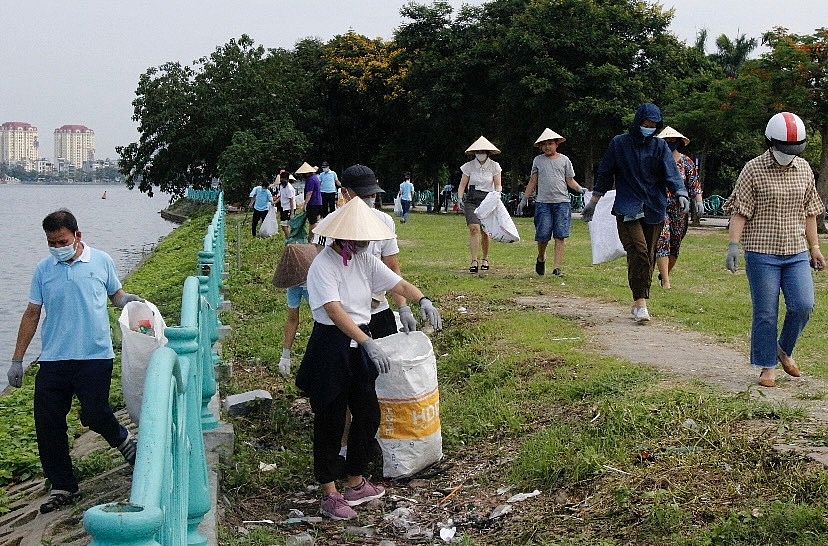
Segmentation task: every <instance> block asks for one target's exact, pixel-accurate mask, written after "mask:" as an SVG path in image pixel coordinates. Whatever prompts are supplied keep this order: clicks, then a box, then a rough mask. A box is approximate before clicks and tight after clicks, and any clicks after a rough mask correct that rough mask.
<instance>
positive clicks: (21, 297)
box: [0, 184, 176, 391]
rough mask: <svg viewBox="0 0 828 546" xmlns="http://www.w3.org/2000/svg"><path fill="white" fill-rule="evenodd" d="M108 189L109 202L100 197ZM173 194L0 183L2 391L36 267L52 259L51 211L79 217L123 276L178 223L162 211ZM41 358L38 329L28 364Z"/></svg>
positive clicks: (87, 237)
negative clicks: (45, 224)
mask: <svg viewBox="0 0 828 546" xmlns="http://www.w3.org/2000/svg"><path fill="white" fill-rule="evenodd" d="M104 190H106V199H101V196H102V195H103V192H104ZM168 203H169V195H166V194H155V195H154V196H153V197H152V198H150V197H147V195H146V194H144V193H140V192H139V191H137V190H132V191H130V190H128V189H126V187H123V186H37V185H31V184H17V185H11V184H0V219H2V225H3V226H4V227H3V236H4V243H5V255H6V259H5V260H3V264H2V266H0V391H2V390H3V389H4V388H5V386H6V385H7V380H6V371H7V370H8V367H9V365H10V364H11V357H12V353H13V352H14V344H15V342H16V340H17V327H18V326H19V325H20V317H21V315H22V314H23V310H24V309H25V308H26V304H27V302H28V297H29V283H30V281H31V278H32V273H33V271H34V267H35V265H37V262H38V261H40V260H41V259H42V258H44V257H45V256H47V255H48V253H49V251H48V249H47V246H46V236H45V234H44V233H43V229H42V228H41V226H40V223H41V222H42V221H43V217H44V216H46V215H47V214H49V213H50V212H52V211H54V210H56V209H58V208H61V207H66V208H68V209H69V210H71V211H72V213H73V214H74V215H75V217H76V218H77V219H78V227H79V229H80V231H81V234H82V239H83V241H84V242H86V243H87V244H89V245H90V246H92V247H94V248H98V249H100V250H103V251H105V252H107V253H108V254H109V255H110V256H112V259H113V260H115V268H116V269H117V271H118V276H119V277H120V278H121V279H122V280H123V278H124V277H125V276H126V275H127V274H128V273H129V272H130V271H131V270H132V269H134V268H135V266H136V265H137V264H138V263H139V262H140V261H141V259H142V258H143V257H144V256H146V255H147V254H148V253H150V252H151V251H152V249H153V248H154V247H155V245H156V244H157V243H158V241H159V240H161V239H162V238H164V237H165V236H166V235H168V234H169V233H170V232H171V231H172V230H173V229H175V227H176V224H174V223H172V222H168V221H166V220H164V219H163V218H161V216H160V214H159V211H160V210H161V209H163V208H164V207H166V206H167V204H168ZM38 354H40V329H38V332H37V334H35V337H34V339H33V340H32V343H31V345H29V350H28V351H27V352H26V358H25V359H24V361H25V362H26V363H28V362H31V361H32V360H34V359H35V358H36V357H37V355H38Z"/></svg>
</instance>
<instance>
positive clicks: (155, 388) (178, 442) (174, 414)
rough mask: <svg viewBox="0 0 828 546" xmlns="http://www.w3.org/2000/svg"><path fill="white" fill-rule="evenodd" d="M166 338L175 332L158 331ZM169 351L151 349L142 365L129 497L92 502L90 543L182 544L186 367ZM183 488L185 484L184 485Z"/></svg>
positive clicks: (87, 515) (126, 545) (109, 545)
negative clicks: (144, 373)
mask: <svg viewBox="0 0 828 546" xmlns="http://www.w3.org/2000/svg"><path fill="white" fill-rule="evenodd" d="M164 333H165V335H167V337H168V338H170V336H171V335H172V336H173V337H175V334H174V333H173V332H172V329H171V328H167V329H166V330H165V331H164ZM182 365H184V367H185V368H186V362H182V361H181V360H180V359H179V358H178V355H177V354H176V352H175V351H173V350H172V349H171V348H169V347H161V348H159V349H156V350H155V351H153V354H152V357H151V358H150V363H149V366H148V367H147V378H146V381H145V383H144V396H143V400H142V403H141V425H140V428H139V433H138V454H137V456H136V458H135V468H134V470H133V472H132V491H131V493H130V498H129V502H126V503H109V504H103V505H97V506H93V507H92V508H90V509H89V510H87V511H86V512H85V513H84V515H83V526H84V527H85V528H86V530H87V532H89V534H90V535H91V536H92V542H91V545H92V546H116V545H118V546H150V545H152V546H155V545H161V546H168V545H170V546H171V545H174V544H176V545H177V544H186V540H187V536H186V525H185V524H184V523H185V522H186V519H185V517H184V515H185V514H186V504H185V503H186V498H184V499H182V498H181V496H180V495H179V494H178V491H179V490H180V489H181V488H180V487H175V486H173V487H169V484H175V483H188V482H189V476H188V470H189V466H188V465H182V464H181V462H180V461H182V460H183V461H185V462H186V459H185V458H183V457H180V456H178V455H179V454H181V453H186V452H187V451H189V442H188V440H187V436H186V435H187V424H186V411H187V410H186V407H185V406H186V398H185V391H186V388H187V378H186V373H187V370H182ZM185 491H186V489H185Z"/></svg>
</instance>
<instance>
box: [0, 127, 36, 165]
mask: <svg viewBox="0 0 828 546" xmlns="http://www.w3.org/2000/svg"><path fill="white" fill-rule="evenodd" d="M37 159H38V141H37V127H34V126H33V125H31V124H29V123H25V122H23V121H7V122H6V123H4V124H2V125H0V163H6V164H8V165H16V166H19V167H23V168H24V169H26V170H33V169H34V168H35V166H36V162H37Z"/></svg>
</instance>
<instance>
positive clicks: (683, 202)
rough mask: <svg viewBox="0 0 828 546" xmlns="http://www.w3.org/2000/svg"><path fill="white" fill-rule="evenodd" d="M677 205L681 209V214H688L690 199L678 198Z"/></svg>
mask: <svg viewBox="0 0 828 546" xmlns="http://www.w3.org/2000/svg"><path fill="white" fill-rule="evenodd" d="M678 204H679V206H680V207H681V213H682V214H687V213H689V212H690V199H688V198H687V196H685V195H679V196H678Z"/></svg>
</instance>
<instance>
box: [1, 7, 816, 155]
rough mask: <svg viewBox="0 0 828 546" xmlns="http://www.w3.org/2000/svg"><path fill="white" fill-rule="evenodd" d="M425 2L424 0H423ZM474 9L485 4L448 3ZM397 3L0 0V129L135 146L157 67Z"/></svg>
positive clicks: (743, 19) (371, 31) (804, 20)
mask: <svg viewBox="0 0 828 546" xmlns="http://www.w3.org/2000/svg"><path fill="white" fill-rule="evenodd" d="M421 3H424V2H421ZM449 3H450V4H452V5H453V6H455V7H459V6H460V5H461V4H463V3H467V4H476V5H479V4H482V3H484V1H483V0H466V1H465V2H464V1H462V0H450V2H449ZM403 4H405V2H404V1H401V0H294V1H287V0H233V1H231V0H73V1H61V0H0V22H1V24H2V30H0V71H2V72H1V73H2V79H0V123H3V122H6V121H24V122H28V123H31V124H32V125H35V126H36V127H37V128H38V131H39V137H40V146H41V147H40V152H41V156H44V157H49V158H51V157H52V153H53V151H52V148H53V142H54V140H53V132H54V130H55V129H56V128H58V127H60V126H61V125H66V124H82V125H86V126H87V127H89V128H90V129H92V130H93V131H95V140H96V148H97V153H96V158H98V159H103V158H106V157H110V158H113V159H115V158H116V154H115V146H118V145H125V144H128V143H130V142H133V141H135V140H137V137H138V133H137V131H136V129H135V127H136V124H135V123H134V122H133V121H132V104H131V103H132V100H133V98H134V97H135V89H136V87H137V83H138V77H139V75H140V74H142V73H143V72H144V71H145V70H146V69H147V68H149V67H151V66H158V65H160V64H162V63H165V62H167V61H180V62H182V63H184V64H190V63H191V62H192V61H193V60H194V59H197V58H199V57H202V56H204V55H208V54H210V53H212V52H213V50H214V49H215V48H216V47H217V46H219V45H222V44H224V43H226V42H227V41H229V40H230V39H231V38H238V37H239V36H240V35H241V34H244V33H246V34H248V35H250V36H251V37H252V38H253V39H254V40H255V42H256V43H257V44H262V45H264V46H266V47H284V48H291V47H292V46H293V45H294V44H295V43H296V41H297V40H299V39H302V38H305V37H309V36H310V37H317V38H320V39H321V40H323V41H327V40H329V39H330V38H331V37H333V36H335V35H337V34H343V33H345V32H347V31H348V29H353V30H354V31H356V32H358V33H360V34H364V35H366V36H368V37H371V38H375V37H383V38H386V39H390V38H392V33H393V31H394V29H395V28H396V27H398V26H399V25H400V24H401V22H402V19H401V17H400V15H399V9H400V7H401V6H402V5H403ZM662 4H663V5H664V6H665V7H666V8H670V7H675V18H674V19H673V24H672V25H671V30H672V31H673V32H674V33H675V34H676V36H678V38H679V39H681V40H684V41H685V42H687V43H690V44H692V43H693V42H694V40H695V36H696V33H697V31H698V30H699V29H701V28H707V30H708V35H709V38H708V51H711V49H712V48H714V47H715V45H714V43H713V42H714V40H715V37H716V36H718V35H720V34H727V35H728V36H730V37H731V38H735V37H736V36H737V35H738V34H742V33H744V34H745V35H747V36H748V37H756V38H759V37H761V34H762V33H763V32H765V31H767V30H770V29H771V28H773V27H774V26H784V27H786V28H788V29H790V30H791V31H792V32H796V33H799V34H812V33H813V32H814V31H815V29H817V28H819V27H828V0H787V1H783V0H683V1H676V0H665V1H664V2H662Z"/></svg>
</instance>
